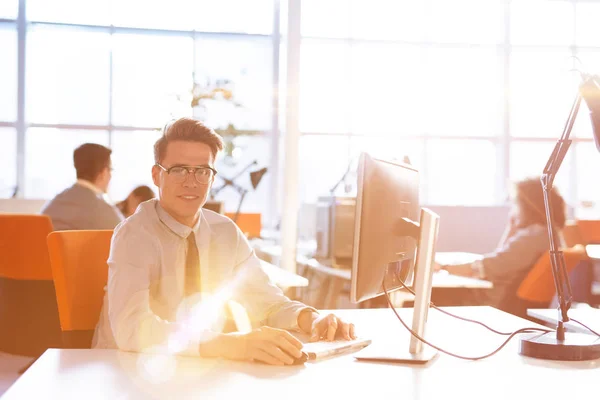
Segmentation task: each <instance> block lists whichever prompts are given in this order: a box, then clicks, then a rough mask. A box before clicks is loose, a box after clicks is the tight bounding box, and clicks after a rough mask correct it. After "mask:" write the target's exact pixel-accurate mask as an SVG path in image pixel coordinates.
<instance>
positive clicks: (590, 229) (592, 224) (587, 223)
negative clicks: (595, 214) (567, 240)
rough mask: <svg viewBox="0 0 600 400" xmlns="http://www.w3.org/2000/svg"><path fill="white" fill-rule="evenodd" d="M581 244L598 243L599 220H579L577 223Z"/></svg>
mask: <svg viewBox="0 0 600 400" xmlns="http://www.w3.org/2000/svg"><path fill="white" fill-rule="evenodd" d="M577 226H578V227H579V232H581V239H582V240H583V243H582V244H590V243H600V220H592V219H580V220H578V221H577Z"/></svg>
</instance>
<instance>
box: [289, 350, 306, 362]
mask: <svg viewBox="0 0 600 400" xmlns="http://www.w3.org/2000/svg"><path fill="white" fill-rule="evenodd" d="M307 361H308V354H306V353H305V352H302V355H301V356H300V357H298V358H294V362H293V363H292V365H302V364H304V363H305V362H307Z"/></svg>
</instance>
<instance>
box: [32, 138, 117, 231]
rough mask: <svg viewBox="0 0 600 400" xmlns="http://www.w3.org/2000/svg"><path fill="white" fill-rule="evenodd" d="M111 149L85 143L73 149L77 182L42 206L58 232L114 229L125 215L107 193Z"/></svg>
mask: <svg viewBox="0 0 600 400" xmlns="http://www.w3.org/2000/svg"><path fill="white" fill-rule="evenodd" d="M111 153H112V150H110V149H109V148H107V147H104V146H102V145H99V144H95V143H85V144H82V145H81V146H79V147H78V148H76V149H75V151H74V152H73V162H74V164H75V170H76V171H77V182H76V183H75V184H74V185H73V186H71V187H70V188H68V189H65V190H64V191H63V192H61V193H59V194H58V195H57V196H56V197H55V198H54V199H52V200H50V202H48V203H47V204H46V205H45V206H44V208H43V209H42V214H46V215H48V216H49V217H50V218H51V219H52V225H53V226H54V229H55V230H57V231H62V230H83V229H114V228H115V226H117V225H118V224H119V223H120V222H121V221H122V220H123V215H122V214H121V212H120V211H119V210H118V209H117V208H116V207H115V206H113V205H111V204H109V203H108V202H107V201H106V199H105V195H106V192H107V191H108V185H109V183H110V179H111V176H112V175H111V170H112V167H111V160H110V154H111Z"/></svg>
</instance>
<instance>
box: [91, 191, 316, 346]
mask: <svg viewBox="0 0 600 400" xmlns="http://www.w3.org/2000/svg"><path fill="white" fill-rule="evenodd" d="M191 233H192V234H194V235H196V245H197V248H198V252H199V259H200V265H199V268H200V281H201V288H202V290H201V294H200V295H199V296H197V297H196V298H194V297H193V296H192V297H190V298H187V299H186V298H185V296H184V279H185V263H186V251H187V239H186V238H187V236H188V235H189V234H191ZM108 266H109V271H108V284H107V287H106V293H105V296H104V304H103V308H102V313H101V315H100V321H99V322H98V325H97V326H96V332H95V334H94V339H93V345H92V347H94V348H119V349H122V350H126V351H136V352H161V353H162V352H168V353H183V354H189V355H199V345H200V343H201V342H202V341H203V340H208V339H210V338H211V337H212V336H214V334H215V332H221V331H222V328H223V324H224V312H223V310H224V305H225V303H226V302H227V301H228V300H234V301H236V302H238V303H240V304H241V305H243V306H244V308H245V309H246V311H247V312H248V316H249V317H250V320H251V322H252V325H253V326H260V325H269V326H271V327H275V328H282V329H290V330H293V329H298V314H299V313H300V311H302V310H303V309H305V308H307V307H306V306H305V305H304V304H302V303H300V302H296V301H291V300H290V299H288V298H287V297H285V296H284V295H283V293H282V291H281V290H280V289H279V288H278V287H276V286H275V285H273V284H272V283H271V282H270V281H269V278H268V276H267V275H266V274H265V272H264V271H263V269H262V267H261V265H260V261H259V259H258V258H257V257H256V255H255V254H254V251H253V250H252V249H251V247H250V245H249V244H248V241H247V240H246V237H245V236H244V235H243V234H242V232H241V231H240V230H239V229H238V227H237V226H236V225H235V224H234V223H233V222H232V221H231V220H230V219H229V218H227V217H225V216H223V215H220V214H217V213H214V212H212V211H209V210H205V209H203V210H202V211H201V212H200V215H199V218H198V222H197V223H196V225H195V226H194V227H193V228H190V227H188V226H185V225H183V224H181V223H179V222H177V221H176V220H175V219H174V218H173V217H171V216H170V215H169V214H168V213H167V212H166V211H165V210H164V209H163V208H162V207H161V206H160V203H159V202H158V200H156V199H154V200H150V201H147V202H145V203H143V204H141V205H140V207H139V208H138V209H137V211H136V212H135V214H133V215H132V216H131V217H129V218H128V219H127V220H125V221H123V222H122V223H121V224H119V226H117V228H116V229H115V233H114V235H113V238H112V243H111V248H110V256H109V259H108ZM198 297H200V298H198Z"/></svg>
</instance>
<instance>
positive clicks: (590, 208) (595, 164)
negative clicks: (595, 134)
mask: <svg viewBox="0 0 600 400" xmlns="http://www.w3.org/2000/svg"><path fill="white" fill-rule="evenodd" d="M574 147H575V148H574V149H573V150H575V153H576V155H575V159H576V164H575V165H576V167H577V174H576V176H577V202H574V203H573V204H572V205H573V206H574V207H575V209H576V210H577V211H576V212H577V218H580V219H588V218H589V219H598V216H599V215H600V185H598V183H597V182H598V174H600V154H598V150H597V149H596V146H595V144H594V143H593V142H586V143H577V144H575V146H574Z"/></svg>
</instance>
